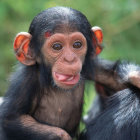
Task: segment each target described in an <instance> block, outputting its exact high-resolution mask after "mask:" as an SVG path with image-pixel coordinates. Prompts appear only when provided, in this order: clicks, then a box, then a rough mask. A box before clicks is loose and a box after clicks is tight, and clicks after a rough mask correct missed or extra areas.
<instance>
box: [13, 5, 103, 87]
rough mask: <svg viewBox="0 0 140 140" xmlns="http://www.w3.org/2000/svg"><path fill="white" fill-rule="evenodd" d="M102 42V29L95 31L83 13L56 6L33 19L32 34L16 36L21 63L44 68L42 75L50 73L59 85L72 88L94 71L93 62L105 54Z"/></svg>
mask: <svg viewBox="0 0 140 140" xmlns="http://www.w3.org/2000/svg"><path fill="white" fill-rule="evenodd" d="M101 42H102V32H101V29H100V28H93V29H92V28H91V25H90V23H89V22H88V20H87V18H86V17H85V16H84V15H83V14H82V13H81V12H79V11H77V10H74V9H72V8H66V7H53V8H49V9H47V10H45V11H43V12H41V13H39V14H38V15H37V16H36V17H35V18H34V19H33V21H32V23H31V25H30V28H29V33H26V32H21V33H19V34H18V35H17V36H16V38H15V42H14V49H15V52H16V57H17V59H18V60H19V61H20V62H21V63H23V64H24V65H27V66H31V65H39V66H40V68H42V66H43V72H41V71H42V70H41V69H40V74H41V75H42V76H44V77H45V75H46V74H47V75H48V71H49V75H50V76H51V77H52V79H53V82H54V83H55V85H57V86H58V87H60V88H62V89H71V88H73V87H74V86H75V85H77V84H78V83H79V81H80V77H81V75H84V74H85V73H86V72H88V70H89V69H92V68H93V67H92V66H91V59H92V58H93V57H92V56H93V55H96V54H97V53H99V52H100V51H101V47H100V44H101ZM44 69H45V70H44ZM44 72H46V74H45V73H44ZM81 73H82V74H81ZM47 77H48V76H47ZM46 81H49V79H48V78H46ZM49 82H50V81H49ZM47 83H48V82H47Z"/></svg>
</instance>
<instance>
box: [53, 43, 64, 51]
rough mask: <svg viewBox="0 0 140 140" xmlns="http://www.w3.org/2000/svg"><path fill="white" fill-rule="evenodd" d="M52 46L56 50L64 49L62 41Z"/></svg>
mask: <svg viewBox="0 0 140 140" xmlns="http://www.w3.org/2000/svg"><path fill="white" fill-rule="evenodd" d="M52 48H53V49H54V50H57V51H59V50H61V49H62V45H61V44H60V43H55V44H53V45H52Z"/></svg>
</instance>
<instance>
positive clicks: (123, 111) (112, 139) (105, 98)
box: [80, 61, 140, 140]
mask: <svg viewBox="0 0 140 140" xmlns="http://www.w3.org/2000/svg"><path fill="white" fill-rule="evenodd" d="M104 62H105V61H104ZM107 65H108V68H107V69H108V70H107V69H106V70H107V71H111V69H112V66H113V65H114V64H113V63H110V64H109V63H107ZM112 71H113V72H115V73H117V76H119V77H118V78H119V82H120V83H122V86H120V89H119V88H118V89H119V90H118V92H117V90H113V89H110V88H108V87H106V86H104V85H103V84H102V81H99V83H97V91H98V92H99V95H98V96H97V98H96V100H95V102H94V104H93V106H92V108H91V109H90V111H89V113H88V116H86V119H85V122H86V130H85V132H83V134H82V135H81V138H80V140H139V139H140V133H139V132H140V88H139V87H140V67H139V66H137V65H135V64H132V63H127V62H123V63H120V62H118V63H116V64H115V65H114V66H113V69H112ZM115 73H114V75H115ZM100 76H101V75H100ZM118 78H116V80H117V79H118ZM119 82H118V83H119ZM116 87H117V86H116ZM121 88H122V89H121ZM114 89H115V88H114ZM97 105H98V106H97Z"/></svg>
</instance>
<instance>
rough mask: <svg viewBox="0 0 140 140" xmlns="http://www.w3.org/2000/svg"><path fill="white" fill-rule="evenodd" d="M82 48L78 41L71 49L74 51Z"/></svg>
mask: <svg viewBox="0 0 140 140" xmlns="http://www.w3.org/2000/svg"><path fill="white" fill-rule="evenodd" d="M81 47H82V43H81V42H80V41H77V42H74V44H73V48H75V49H79V48H81Z"/></svg>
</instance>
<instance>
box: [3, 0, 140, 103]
mask: <svg viewBox="0 0 140 140" xmlns="http://www.w3.org/2000/svg"><path fill="white" fill-rule="evenodd" d="M53 6H68V7H72V8H74V9H77V10H79V11H81V12H82V13H84V14H85V15H86V16H87V18H88V19H89V21H90V23H91V25H92V26H95V25H97V26H100V27H101V28H102V29H103V33H104V46H105V48H104V50H103V52H102V54H101V57H103V58H105V59H110V60H116V59H127V60H131V61H133V62H136V63H140V56H139V54H140V52H139V51H140V0H17V1H16V0H0V95H3V94H4V92H5V91H6V89H7V87H8V78H9V76H10V74H11V72H12V71H14V68H13V66H14V65H15V64H16V59H15V56H14V52H13V41H14V37H15V36H16V34H17V33H18V32H21V31H28V27H29V25H30V23H31V20H32V19H33V17H34V16H35V15H36V14H37V13H39V12H41V11H42V10H44V9H46V8H49V7H53ZM87 87H88V88H86V89H87V90H86V92H89V91H90V92H92V91H93V87H92V86H91V83H90V84H89V83H88V84H87ZM87 96H88V94H87ZM91 96H92V97H93V96H94V95H90V96H88V98H87V101H86V102H88V101H89V100H91V99H92V98H91Z"/></svg>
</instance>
